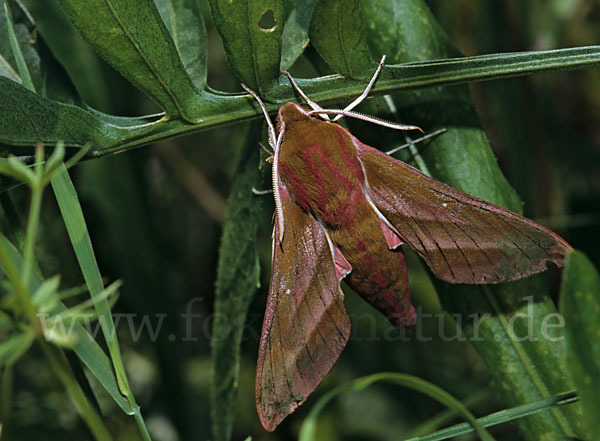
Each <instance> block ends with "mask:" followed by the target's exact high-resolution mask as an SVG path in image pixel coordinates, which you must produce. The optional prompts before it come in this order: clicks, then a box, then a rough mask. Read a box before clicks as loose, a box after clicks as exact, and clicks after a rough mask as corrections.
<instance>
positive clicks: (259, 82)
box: [209, 0, 285, 94]
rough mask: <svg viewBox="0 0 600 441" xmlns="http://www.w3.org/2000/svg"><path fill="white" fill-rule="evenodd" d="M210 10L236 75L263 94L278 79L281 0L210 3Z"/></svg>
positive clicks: (281, 20)
mask: <svg viewBox="0 0 600 441" xmlns="http://www.w3.org/2000/svg"><path fill="white" fill-rule="evenodd" d="M209 4H210V11H211V14H212V17H213V21H214V23H215V26H216V28H217V31H218V32H219V34H220V35H221V39H222V40H223V47H224V48H225V54H226V55H227V61H228V62H229V65H230V66H231V69H232V70H233V72H234V73H235V75H236V76H237V77H238V78H239V79H240V81H242V82H244V83H245V84H246V85H247V86H248V87H250V88H251V89H252V90H254V91H256V92H257V93H259V94H264V93H265V92H266V91H268V90H269V89H270V88H271V87H272V86H273V85H274V84H275V81H276V80H277V78H279V65H280V59H281V35H282V32H283V23H284V20H285V13H284V12H285V11H284V4H283V0H250V1H247V2H246V1H244V2H239V1H238V2H232V1H230V0H210V1H209Z"/></svg>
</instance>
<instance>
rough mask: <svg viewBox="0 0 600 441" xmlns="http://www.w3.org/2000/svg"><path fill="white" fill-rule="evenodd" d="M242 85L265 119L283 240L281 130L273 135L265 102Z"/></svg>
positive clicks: (276, 211)
mask: <svg viewBox="0 0 600 441" xmlns="http://www.w3.org/2000/svg"><path fill="white" fill-rule="evenodd" d="M241 84H242V87H243V88H244V90H245V91H246V92H248V93H249V94H250V95H252V96H253V97H254V99H256V101H258V104H259V106H260V108H261V109H262V111H263V114H264V116H265V119H266V120H267V129H268V132H269V144H270V145H271V147H272V148H273V198H274V199H275V215H276V216H277V221H278V222H279V237H278V238H277V239H278V240H279V242H280V243H281V242H282V241H283V229H284V219H283V210H282V209H281V195H280V194H279V166H278V165H279V164H278V159H279V147H281V143H282V141H283V130H281V131H280V132H279V136H275V126H273V121H271V118H270V117H269V112H267V108H266V106H265V104H264V103H263V102H262V100H261V99H260V97H259V96H258V95H257V94H256V93H255V92H254V91H253V90H252V89H250V88H249V87H248V86H246V85H245V84H244V83H241Z"/></svg>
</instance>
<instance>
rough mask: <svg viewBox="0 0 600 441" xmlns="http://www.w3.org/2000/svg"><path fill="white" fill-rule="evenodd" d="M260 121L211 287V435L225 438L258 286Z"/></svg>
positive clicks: (251, 136)
mask: <svg viewBox="0 0 600 441" xmlns="http://www.w3.org/2000/svg"><path fill="white" fill-rule="evenodd" d="M261 127H262V124H260V123H254V124H253V125H252V126H251V129H250V131H249V133H248V136H247V142H246V146H245V147H244V150H243V153H242V156H241V157H240V161H239V165H238V173H237V175H236V179H235V181H234V183H233V186H232V188H231V193H230V196H229V200H228V211H227V218H226V220H225V225H224V227H223V236H222V241H221V249H220V252H219V266H218V271H217V283H216V293H215V320H214V324H213V332H212V340H211V347H212V363H213V376H214V379H213V382H212V388H211V400H212V424H213V435H214V438H215V440H216V441H227V440H229V439H230V438H231V430H232V425H233V418H234V411H235V400H236V396H237V390H238V379H239V369H240V366H239V364H240V344H241V340H242V333H243V330H244V325H245V322H246V314H247V311H248V305H249V304H250V301H251V300H252V298H253V296H254V293H255V292H256V289H257V288H258V286H259V272H260V268H259V266H258V253H257V250H256V232H257V228H258V223H259V221H260V214H261V202H260V196H258V197H257V196H256V195H254V194H253V193H252V188H253V187H254V186H256V185H257V183H258V178H259V175H260V174H259V158H260V150H259V148H258V140H259V139H260V131H261Z"/></svg>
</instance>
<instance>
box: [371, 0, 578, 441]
mask: <svg viewBox="0 0 600 441" xmlns="http://www.w3.org/2000/svg"><path fill="white" fill-rule="evenodd" d="M367 3H368V7H367V6H366V5H367ZM391 7H392V8H394V9H395V10H396V11H401V13H397V14H390V12H389V8H391ZM363 12H364V18H365V22H366V23H367V26H366V28H367V29H368V31H367V32H368V40H369V45H370V47H371V48H372V50H373V52H374V53H376V54H383V53H386V54H393V56H394V58H393V59H392V60H391V61H392V62H396V63H399V62H404V63H405V62H410V61H417V60H423V59H425V58H445V57H453V56H455V55H456V53H457V52H456V49H455V48H454V47H452V46H451V45H450V43H449V40H448V39H447V37H446V36H445V35H444V34H443V32H442V31H441V29H440V28H439V26H438V25H437V23H436V22H435V20H434V18H433V17H432V15H431V13H430V12H429V10H428V8H427V6H426V5H425V3H424V2H423V1H422V0H395V1H393V2H390V1H384V0H373V1H370V2H363ZM383 29H385V30H383ZM394 36H396V37H395V38H394ZM424 36H426V37H424ZM523 55H524V56H525V55H526V54H523ZM485 58H486V57H482V58H480V61H481V62H482V63H484V64H485V63H486V60H485ZM447 62H451V63H453V62H457V63H458V64H460V62H461V60H447ZM445 63H446V61H445V62H442V65H443V64H445ZM533 64H534V63H532V65H533ZM420 65H421V64H413V65H412V66H415V67H417V66H420ZM405 66H406V68H407V70H410V66H411V65H405ZM442 68H443V67H442ZM472 68H473V70H472V71H471V73H475V72H476V71H477V70H478V67H477V66H476V65H473V66H472ZM436 70H437V68H436V67H435V66H432V69H431V70H430V71H429V72H430V73H431V74H433V75H435V73H434V72H436ZM384 73H385V72H384ZM393 102H394V103H395V107H396V108H397V111H398V114H400V115H402V118H403V120H404V121H405V122H408V123H415V124H418V125H419V126H421V127H423V128H424V129H426V130H427V131H434V130H436V129H438V128H442V127H443V128H446V129H447V130H448V131H447V132H446V133H445V134H443V135H441V136H439V137H437V138H436V139H434V140H433V141H432V142H431V143H429V144H428V146H427V148H426V149H423V151H422V152H421V154H420V159H421V161H422V163H423V164H425V165H426V168H427V171H428V172H429V173H430V174H431V175H432V176H433V177H435V178H436V179H439V180H441V181H443V182H445V183H447V184H449V185H451V186H453V187H455V188H458V189H461V190H463V191H466V192H467V193H470V194H473V195H475V196H478V197H481V198H483V199H485V200H488V201H492V202H495V203H497V204H499V205H501V206H504V207H507V208H509V209H511V210H513V211H516V212H520V211H521V202H520V200H519V198H518V196H517V195H516V193H515V192H514V190H513V189H512V188H511V187H510V185H509V184H508V183H507V181H506V179H505V178H504V177H503V176H502V174H501V172H500V170H499V168H498V165H497V163H496V160H495V158H494V155H493V153H492V151H491V149H490V147H489V144H488V142H487V139H486V136H485V133H484V132H483V130H482V129H481V124H480V123H479V120H478V117H477V114H476V113H475V110H474V107H473V104H472V101H471V98H470V95H469V91H468V89H467V88H466V87H460V88H459V87H453V88H435V89H424V90H418V91H415V92H406V93H402V94H398V95H395V96H394V97H393ZM435 286H436V288H437V290H438V293H439V296H440V300H441V302H442V304H443V306H444V308H445V309H446V310H448V311H449V312H451V313H453V314H456V316H457V317H459V318H460V320H461V321H462V326H463V330H464V331H465V334H466V335H467V336H468V337H469V340H470V341H471V342H472V343H473V345H474V346H475V347H476V349H477V350H478V351H479V353H480V355H481V356H482V358H483V359H484V360H485V362H486V364H487V365H488V368H489V370H490V372H491V374H492V376H493V377H494V379H495V383H496V385H497V386H498V388H499V390H500V393H501V396H502V398H503V400H504V402H505V404H506V405H507V406H518V405H520V404H525V403H530V402H534V401H537V400H540V399H544V398H548V397H550V396H552V395H553V394H556V393H560V392H564V391H566V390H571V389H573V388H574V386H573V383H572V380H571V378H570V375H569V371H568V369H567V366H566V364H565V348H564V342H563V341H562V338H561V336H562V332H561V330H559V329H553V330H552V331H551V332H550V333H549V335H546V334H544V333H543V332H542V331H543V327H544V326H543V324H544V321H545V320H547V317H551V318H555V319H556V317H557V312H556V308H555V306H554V304H553V302H552V300H551V298H550V297H549V296H548V293H547V288H546V287H545V286H544V283H543V278H542V277H540V276H538V277H532V278H529V279H526V280H522V281H519V282H515V283H507V284H501V285H494V286H456V285H454V286H451V285H448V284H445V283H442V282H440V281H437V280H436V281H435ZM580 412H581V408H580V406H578V405H573V406H567V407H564V408H562V409H552V410H551V411H548V412H544V413H541V414H536V415H534V416H530V417H527V418H526V419H524V420H522V421H521V422H519V423H518V425H519V429H520V431H521V434H522V436H523V437H524V439H528V440H537V439H540V438H542V437H545V438H544V439H548V440H564V439H565V438H566V437H569V436H574V435H577V434H578V433H579V431H580V423H579V420H580Z"/></svg>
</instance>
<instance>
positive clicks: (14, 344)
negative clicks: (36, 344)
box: [0, 332, 34, 367]
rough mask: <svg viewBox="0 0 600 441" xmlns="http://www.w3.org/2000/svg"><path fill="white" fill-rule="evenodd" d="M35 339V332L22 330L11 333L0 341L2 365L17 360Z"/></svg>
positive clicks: (0, 362)
mask: <svg viewBox="0 0 600 441" xmlns="http://www.w3.org/2000/svg"><path fill="white" fill-rule="evenodd" d="M33 341H34V337H33V334H31V333H26V332H21V333H18V334H15V335H11V336H10V337H8V338H7V339H6V340H4V341H3V342H2V343H0V366H1V367H5V366H10V365H11V364H13V363H14V362H16V361H17V360H18V359H19V358H20V357H21V355H23V354H24V353H25V352H27V350H28V349H29V347H30V346H31V343H33Z"/></svg>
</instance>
